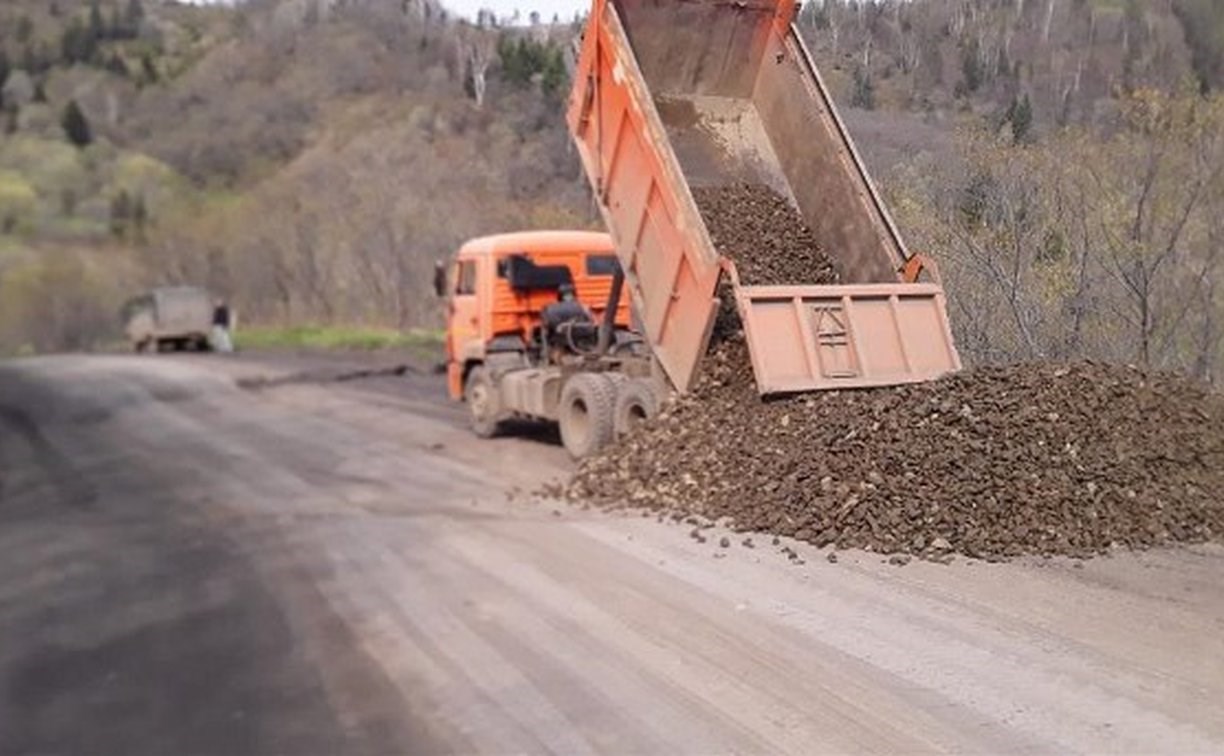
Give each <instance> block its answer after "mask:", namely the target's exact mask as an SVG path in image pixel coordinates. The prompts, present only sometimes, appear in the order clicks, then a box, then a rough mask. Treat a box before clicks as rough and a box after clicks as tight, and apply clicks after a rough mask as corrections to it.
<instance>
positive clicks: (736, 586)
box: [0, 356, 1224, 756]
mask: <svg viewBox="0 0 1224 756" xmlns="http://www.w3.org/2000/svg"><path fill="white" fill-rule="evenodd" d="M309 364H310V363H309V361H306V362H301V363H294V362H291V361H285V360H271V361H268V360H264V361H260V360H253V359H251V358H236V359H233V360H223V359H202V358H194V359H193V358H170V357H167V358H157V357H148V358H137V357H130V358H129V357H118V356H116V357H58V358H40V359H31V360H23V361H16V362H8V363H3V364H0V753H3V754H6V755H7V754H11V753H33V752H42V753H47V752H50V753H55V752H62V753H100V754H119V753H122V754H141V753H149V754H166V753H174V754H195V753H198V754H226V755H227V756H228V755H230V754H244V753H341V752H343V753H371V754H385V753H429V752H440V751H462V752H490V753H505V752H524V751H529V752H540V751H554V752H561V753H566V754H578V753H587V752H657V753H680V752H686V753H710V752H727V751H738V752H792V753H813V752H827V751H855V752H860V751H861V752H890V753H891V752H919V751H961V752H974V753H982V752H1043V753H1045V752H1057V753H1070V752H1087V751H1124V752H1132V753H1141V752H1142V753H1157V752H1159V753H1190V752H1224V549H1221V548H1218V547H1196V548H1191V549H1184V550H1178V551H1162V552H1151V553H1145V554H1137V555H1133V554H1128V555H1121V556H1116V557H1113V558H1106V559H1097V560H1093V561H1091V562H1087V563H1084V564H1082V565H1081V564H1078V563H1075V562H1072V561H1064V560H1052V561H1041V560H1031V561H1020V562H1015V563H1011V564H1005V565H987V564H982V563H969V562H963V561H962V562H959V563H956V564H953V565H951V566H941V565H934V564H926V563H916V564H911V565H909V566H906V567H903V568H898V567H893V566H889V565H887V564H884V563H882V561H881V559H880V557H878V556H875V555H872V554H869V553H864V552H843V553H841V554H840V555H839V556H840V559H839V561H838V562H837V563H830V562H829V561H827V560H826V559H825V555H824V554H822V553H821V552H818V551H816V550H815V549H812V548H810V547H805V546H802V545H795V549H796V550H797V551H798V552H799V554H800V555H801V556H802V558H803V560H804V562H803V563H802V564H793V563H792V562H790V561H788V560H787V559H786V558H784V557H783V556H782V555H781V554H780V553H779V547H778V546H773V545H772V544H771V543H770V541H769V539H767V538H762V537H757V538H755V539H754V543H755V548H748V547H746V546H744V545H742V544H741V541H742V540H743V536H734V535H732V536H730V541H731V543H732V544H733V545H732V546H731V547H730V548H721V547H719V540H720V538H721V536H722V534H721V533H718V532H713V533H707V534H706V535H707V537H708V539H709V540H707V541H706V542H705V543H698V542H696V541H695V540H693V539H692V538H690V537H689V529H690V527H689V526H685V525H675V524H669V523H659V522H656V521H654V520H651V519H644V518H635V517H626V516H609V515H603V514H598V513H591V512H584V511H581V510H577V509H571V508H568V507H565V506H560V505H557V504H554V503H550V502H541V501H538V500H536V499H534V498H533V497H531V496H527V495H520V496H515V497H510V496H507V491H510V490H512V489H514V488H515V487H517V488H519V489H521V490H523V491H530V490H533V489H534V488H535V487H536V486H537V485H539V484H540V483H541V482H542V481H545V480H548V479H549V478H554V477H557V476H560V475H563V474H564V473H565V471H566V470H567V469H568V468H567V463H566V461H565V459H564V457H563V454H562V452H561V451H560V449H559V448H557V447H556V446H555V445H553V444H550V443H549V442H548V439H547V434H543V436H540V434H537V437H536V438H527V439H523V438H519V439H505V440H498V441H494V442H479V441H476V440H474V439H472V438H471V437H469V435H468V434H467V432H466V431H465V430H464V429H463V427H462V416H461V415H460V414H459V413H458V412H457V411H456V409H455V408H453V407H451V406H449V405H448V404H447V403H446V402H445V399H444V397H443V395H442V390H441V382H440V380H439V379H438V378H437V377H435V376H432V375H427V374H417V373H411V372H410V373H408V374H406V375H403V376H388V377H379V378H372V379H361V380H349V381H342V382H337V381H333V380H327V378H328V376H332V377H335V376H336V375H338V373H336V372H334V371H333V372H331V373H327V374H320V373H317V372H315V373H313V379H312V380H294V379H293V374H294V373H296V372H297V371H300V370H302V369H303V366H304V365H305V366H309ZM287 379H288V380H287ZM784 545H785V544H784Z"/></svg>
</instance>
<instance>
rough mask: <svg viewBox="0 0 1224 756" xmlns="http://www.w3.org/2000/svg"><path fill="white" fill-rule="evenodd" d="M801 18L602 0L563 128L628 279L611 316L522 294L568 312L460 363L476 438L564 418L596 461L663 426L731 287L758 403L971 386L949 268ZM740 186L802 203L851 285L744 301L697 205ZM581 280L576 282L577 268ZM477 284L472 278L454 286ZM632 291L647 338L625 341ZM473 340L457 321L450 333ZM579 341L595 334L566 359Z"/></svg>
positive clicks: (711, 5) (727, 5)
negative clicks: (895, 217)
mask: <svg viewBox="0 0 1224 756" xmlns="http://www.w3.org/2000/svg"><path fill="white" fill-rule="evenodd" d="M795 12H796V4H795V3H794V0H674V1H668V0H593V4H592V8H591V14H590V16H589V19H588V21H587V25H586V29H585V31H584V34H583V39H582V42H581V49H580V53H579V55H578V61H577V65H576V68H575V71H574V86H573V91H572V92H571V95H570V101H569V106H568V111H567V121H568V124H569V127H570V131H571V132H572V134H573V137H574V140H575V142H576V144H577V147H578V153H579V156H580V158H581V160H582V163H583V167H584V168H585V170H586V173H587V176H588V178H589V179H590V182H591V187H592V190H593V192H594V195H595V199H596V202H597V204H598V206H599V208H600V210H601V212H602V215H603V218H604V222H605V225H606V227H607V229H608V231H609V232H610V236H611V240H610V242H609V246H608V247H607V248H604V251H603V252H601V254H603V255H606V254H607V253H608V251H610V250H611V251H614V253H615V256H616V259H617V262H618V263H619V264H618V265H616V266H615V270H613V271H612V272H611V280H610V281H609V283H608V286H607V287H606V291H607V293H608V299H607V301H606V302H603V303H601V304H599V305H598V307H599V308H600V310H601V312H602V317H598V318H597V317H596V315H597V313H596V312H595V310H596V309H597V303H596V302H595V301H594V300H586V301H582V300H581V298H580V297H579V298H577V300H576V298H575V296H574V294H573V292H572V289H573V286H572V284H569V285H568V286H569V289H565V290H568V291H570V294H569V295H568V299H567V297H566V296H565V295H561V294H559V292H562V291H563V289H564V286H563V284H562V283H561V282H560V278H553V279H549V278H548V277H547V276H543V277H540V278H539V279H538V280H536V282H535V283H532V282H531V281H528V280H527V279H526V278H524V279H523V281H521V282H520V284H519V285H516V284H515V283H514V282H513V281H511V282H510V289H512V290H514V291H516V292H517V294H516V296H518V297H520V298H523V297H525V298H526V299H525V300H524V301H531V302H541V301H543V300H544V299H546V300H548V301H549V302H552V303H554V304H556V305H560V304H562V303H563V302H566V301H568V302H569V303H570V304H568V305H566V306H565V307H555V306H554V305H553V304H550V305H548V306H547V307H546V309H545V310H539V309H538V308H534V307H528V308H527V309H528V311H529V312H527V314H526V315H524V316H523V317H524V318H525V320H524V321H523V325H522V327H521V328H518V330H517V331H516V336H515V338H518V339H520V341H518V342H515V341H514V340H513V339H511V340H510V341H508V342H504V343H503V342H498V344H500V345H501V346H499V347H498V348H497V349H496V350H491V346H492V345H493V343H494V342H493V341H492V339H500V338H501V335H500V334H482V337H481V338H482V339H483V342H482V343H483V345H484V346H481V347H479V348H478V349H476V350H475V351H479V350H480V349H483V350H484V353H485V354H487V355H489V354H491V355H493V357H492V359H491V360H490V359H489V358H488V357H486V358H485V359H484V360H483V361H476V360H468V359H467V358H466V357H465V356H464V355H465V353H464V352H463V349H462V348H460V347H459V346H455V347H453V351H452V362H451V376H452V391H453V392H455V393H456V394H458V393H459V392H460V391H462V392H463V394H464V396H465V398H466V399H467V401H468V402H469V404H470V406H471V411H472V415H473V426H474V427H475V428H476V429H477V431H478V432H482V433H485V434H488V433H492V432H495V430H496V429H497V427H498V426H499V424H500V423H501V422H503V421H504V420H505V419H508V418H511V417H516V416H518V417H529V418H539V419H546V420H557V421H559V422H560V425H561V435H562V440H563V442H564V443H565V445H566V447H567V448H568V449H569V450H570V452H571V453H572V454H574V455H575V456H583V455H585V454H589V453H591V452H592V451H594V450H596V449H598V448H599V447H600V446H602V445H603V444H604V443H606V442H607V441H608V440H610V439H611V438H612V437H613V435H614V434H615V433H616V432H618V431H624V430H627V429H629V428H631V427H632V425H633V423H634V422H636V421H638V420H640V419H641V418H643V417H648V416H649V415H651V414H653V412H654V411H655V409H656V408H657V406H658V405H659V403H660V402H661V401H662V399H663V397H664V396H665V395H666V394H667V393H668V392H671V391H679V392H686V391H688V389H689V388H690V387H691V385H692V383H693V381H694V379H695V377H696V374H697V370H698V367H699V363H700V360H701V357H702V355H704V354H705V352H706V350H707V348H708V344H709V339H710V334H711V331H712V329H713V326H714V319H715V316H716V313H717V309H718V298H717V288H718V286H719V282H720V281H722V280H725V281H727V282H729V284H730V287H731V290H732V292H733V294H734V298H735V303H736V307H737V309H738V311H739V314H740V317H741V320H742V321H743V325H744V331H745V334H746V337H747V341H748V347H749V352H750V354H751V357H752V367H753V371H754V374H755V377H756V381H757V387H758V389H759V391H760V393H761V394H762V395H768V394H777V393H790V392H800V391H811V390H819V389H838V388H858V387H866V386H881V385H893V384H899V383H907V382H915V381H924V380H930V379H932V378H935V377H938V376H940V375H943V374H945V373H947V372H950V371H953V370H957V369H959V367H960V360H959V357H958V356H957V353H956V348H955V346H954V344H953V341H952V335H951V331H950V329H949V327H948V319H947V314H946V308H945V304H944V297H943V291H942V289H941V287H940V286H939V284H938V281H937V280H935V276H934V270H933V268H931V267H930V266H929V265H927V264H926V261H925V260H923V259H922V258H921V257H919V256H915V255H911V254H910V253H909V251H908V250H907V249H906V247H905V244H904V242H903V241H902V239H901V237H900V235H899V233H898V232H897V229H896V227H895V225H894V224H893V222H892V219H891V218H890V217H889V214H888V211H887V209H886V208H885V207H884V205H883V203H882V202H881V200H880V197H879V195H878V193H877V192H876V190H875V187H874V186H873V184H872V182H871V179H870V177H869V176H868V175H867V172H866V170H865V168H864V166H863V163H862V160H861V159H860V158H859V156H858V154H857V152H856V150H855V148H854V145H853V142H852V141H851V139H850V136H849V134H848V133H847V131H846V128H845V126H844V124H843V123H842V121H841V119H840V117H839V116H838V114H837V111H836V108H835V107H834V104H833V101H832V99H831V98H830V96H829V93H828V90H827V88H826V87H825V86H824V83H823V82H822V80H821V78H820V75H819V73H818V72H817V70H816V67H815V66H814V65H813V63H812V59H811V57H810V56H809V54H808V52H807V50H806V48H805V47H804V44H803V41H802V39H801V38H800V36H799V34H798V32H797V30H796V29H795V27H794V25H793V17H794V15H795ZM738 184H755V185H764V186H767V187H769V188H770V189H771V190H772V191H774V192H776V193H777V194H779V195H780V196H782V197H784V198H785V199H786V200H787V201H788V202H790V203H791V204H792V205H793V207H794V208H795V209H797V210H798V212H799V214H800V216H802V219H803V221H804V222H805V223H806V224H807V225H808V226H809V227H810V228H811V230H812V231H813V233H814V235H815V237H816V241H817V242H818V244H819V246H820V247H821V249H822V250H823V251H824V253H825V254H827V255H828V256H829V257H830V258H832V259H833V261H834V262H835V264H836V266H837V268H838V273H839V279H840V281H841V282H842V283H840V284H838V285H812V284H811V282H810V281H803V280H798V281H794V282H793V283H789V284H788V285H781V286H779V285H770V286H747V285H741V282H740V278H739V275H738V273H737V271H736V267H735V264H734V263H733V262H732V261H731V260H729V259H727V258H726V257H724V256H723V255H721V254H720V253H719V251H718V250H717V249H716V248H715V247H714V245H713V243H712V242H711V238H710V233H709V230H708V229H707V227H706V224H705V221H704V220H703V218H702V216H701V214H700V212H699V211H698V208H697V205H696V203H695V202H694V199H693V189H694V188H697V187H720V186H730V185H738ZM524 246H525V245H524ZM522 255H523V256H524V257H527V258H531V259H535V258H536V257H540V255H536V254H535V253H532V252H530V251H529V250H526V249H524V250H523V252H522ZM463 256H464V255H463V253H462V252H461V253H460V260H462V259H463ZM459 266H462V262H460V263H459ZM567 266H568V267H569V268H570V269H571V272H572V276H573V277H574V278H575V279H576V278H577V277H578V275H579V272H580V271H579V267H580V266H579V264H578V263H576V262H571V263H567ZM498 270H500V268H499V269H498ZM462 275H463V271H462V269H461V268H459V267H457V268H455V269H454V271H453V275H452V277H451V278H452V280H457V279H456V276H457V277H459V278H462ZM536 284H539V285H538V286H536ZM533 292H534V293H533ZM625 292H627V294H628V299H629V301H630V303H631V305H632V312H633V314H634V320H635V325H636V326H637V327H636V328H635V329H634V332H636V333H640V334H641V337H640V339H635V338H634V337H633V336H632V335H631V332H630V331H629V330H627V329H626V328H625V326H626V325H627V324H628V320H627V318H626V317H624V316H622V315H621V313H623V312H625V310H624V306H625V303H624V301H623V299H624V297H623V296H622V295H623V294H624V293H625ZM541 298H543V299H541ZM575 301H577V306H575V305H574V302H575ZM484 306H485V307H492V306H493V303H492V301H491V300H490V301H489V302H488V303H486V304H485V305H484ZM549 309H551V310H553V311H552V312H549V311H548V310H549ZM580 309H581V310H583V312H580V311H579V310H580ZM453 312H454V310H453V305H452V313H453ZM610 313H611V314H612V315H610ZM569 316H573V318H574V320H572V321H566V317H569ZM567 322H569V323H570V324H569V325H565V323H567ZM461 327H462V323H458V322H457V321H456V319H455V316H454V314H452V328H453V329H457V328H461ZM564 330H568V332H569V333H571V334H574V333H582V334H584V335H583V336H582V337H581V338H577V339H573V343H572V344H568V345H565V346H563V347H561V348H558V344H559V343H560V342H561V341H563V339H564V338H565V337H563V336H562V331H564ZM528 333H530V335H529V336H525V337H524V338H520V336H524V335H525V334H528ZM486 337H487V338H486ZM511 342H513V343H516V344H517V343H520V342H521V343H522V347H521V348H518V347H516V348H515V349H510V348H509V346H510V343H511ZM503 347H505V349H506V351H501V350H502V348H503ZM473 376H474V377H473Z"/></svg>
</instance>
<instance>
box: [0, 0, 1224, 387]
mask: <svg viewBox="0 0 1224 756" xmlns="http://www.w3.org/2000/svg"><path fill="white" fill-rule="evenodd" d="M533 21H537V22H538V19H533ZM799 25H800V28H801V30H802V31H803V33H804V34H805V36H806V37H807V38H808V42H809V45H810V47H811V48H812V50H813V54H814V55H815V56H816V58H817V61H818V63H819V64H820V66H821V69H822V71H823V72H824V74H825V76H826V78H827V79H828V80H829V82H830V84H831V86H832V87H833V89H834V92H835V95H836V96H837V97H838V99H839V100H840V101H841V102H842V104H843V106H844V107H845V108H846V114H847V117H848V121H849V122H850V124H851V127H852V129H853V131H854V133H855V134H856V135H857V136H858V138H859V141H860V146H861V147H862V148H863V150H864V152H865V154H866V155H867V158H868V161H869V163H870V164H871V165H872V166H873V167H874V169H875V172H876V174H877V178H878V179H879V180H880V183H881V184H882V185H883V187H884V189H885V191H886V193H887V195H888V196H889V198H890V200H891V202H892V204H893V206H894V209H895V211H896V215H897V216H898V220H899V222H900V223H901V224H902V226H903V229H904V231H905V232H906V235H907V236H908V237H909V239H910V241H911V245H912V246H914V247H915V248H919V249H922V250H924V251H926V252H928V253H930V254H932V255H933V256H934V257H936V258H937V259H938V260H939V261H940V263H941V267H942V271H943V273H944V276H945V279H946V284H947V287H948V289H949V296H950V301H951V304H952V308H953V317H954V322H955V327H956V329H957V332H958V333H957V335H958V339H959V343H960V344H961V346H962V349H963V351H964V353H965V356H966V357H968V358H969V359H971V360H974V361H979V362H980V361H996V360H1008V359H1016V358H1031V357H1059V358H1066V357H1096V358H1106V359H1113V360H1124V361H1133V362H1142V363H1145V364H1149V365H1153V366H1160V367H1170V368H1175V369H1180V370H1185V371H1188V372H1193V373H1194V374H1196V375H1199V376H1201V377H1205V378H1211V377H1213V376H1214V375H1215V374H1216V373H1218V371H1219V370H1220V369H1221V368H1224V358H1222V357H1221V354H1220V346H1221V337H1222V335H1221V331H1220V323H1221V316H1222V315H1224V312H1222V307H1224V303H1222V302H1221V300H1220V283H1221V279H1222V277H1224V271H1222V270H1221V268H1220V266H1219V264H1218V260H1217V250H1218V249H1219V248H1220V241H1221V239H1224V226H1222V225H1221V219H1224V177H1222V176H1221V172H1220V171H1221V168H1220V166H1221V165H1224V144H1222V143H1221V142H1222V135H1224V113H1222V112H1221V99H1220V96H1219V95H1217V94H1216V93H1217V90H1218V89H1219V88H1220V87H1224V63H1222V61H1224V57H1222V56H1224V6H1222V5H1221V4H1219V3H1216V2H1212V1H1211V0H912V2H901V1H899V0H879V1H878V2H870V1H864V2H850V1H847V0H824V1H823V2H821V1H820V0H815V1H814V2H809V3H806V4H805V6H804V10H803V12H802V15H801V16H800V18H799ZM576 31H577V27H576V26H575V25H571V24H562V23H551V24H549V23H534V24H531V25H528V26H524V27H518V26H516V27H513V28H507V27H499V26H498V25H497V22H496V21H495V20H494V19H492V18H491V17H490V16H489V15H487V14H482V16H481V18H479V19H477V20H475V21H473V22H465V21H459V20H456V19H454V18H452V17H451V16H450V15H449V14H448V13H447V12H446V11H445V9H444V7H442V6H440V5H437V4H434V3H433V2H431V1H430V0H348V1H347V2H334V1H332V0H253V1H252V2H249V3H247V4H244V5H241V6H239V7H238V8H226V7H216V6H212V7H208V6H204V7H201V6H183V5H176V4H173V3H168V2H166V3H163V2H156V1H155V0H54V1H53V2H42V1H41V0H39V1H35V0H13V1H12V2H6V3H5V4H3V5H2V6H0V51H3V52H2V53H0V91H2V92H3V103H2V106H0V107H2V108H3V118H2V119H0V123H2V125H3V127H4V128H3V129H2V131H3V136H2V137H0V350H3V351H9V352H13V351H23V350H25V351H28V350H36V351H43V350H51V349H63V348H88V347H91V346H95V345H99V344H103V343H105V342H106V341H107V340H108V339H111V338H113V336H114V334H115V332H116V325H117V324H116V322H115V312H116V311H117V309H118V305H119V303H120V302H121V301H122V299H123V298H124V297H125V296H126V295H128V294H129V293H130V292H133V291H135V290H138V289H139V288H140V287H143V286H148V285H152V284H156V283H161V282H199V283H203V284H206V285H208V286H210V287H212V288H213V289H214V290H216V291H217V292H220V293H223V294H225V295H226V296H227V297H229V298H230V299H231V300H232V301H233V302H234V303H235V305H236V306H237V308H238V309H239V310H240V311H241V312H242V313H243V322H244V323H259V324H264V325H314V326H326V325H334V324H339V325H352V326H372V327H392V328H397V329H410V328H413V327H421V326H426V327H428V326H435V325H436V324H437V323H438V319H439V308H438V305H437V303H436V302H435V301H434V299H433V298H432V294H431V292H430V283H431V272H432V265H433V261H434V260H435V259H437V258H440V257H444V256H446V255H447V254H449V253H450V252H451V251H452V250H453V249H454V248H455V246H456V245H457V244H458V243H459V242H461V241H462V240H463V239H464V238H467V237H469V236H472V235H475V234H480V233H486V232H494V231H501V230H506V229H516V228H533V227H555V226H577V227H588V226H590V227H594V226H597V224H598V216H597V214H596V213H595V212H594V210H593V206H592V203H591V200H590V198H589V196H588V193H587V189H586V181H585V179H584V178H583V176H582V175H581V171H580V169H579V166H578V164H577V161H576V158H575V156H574V154H573V152H572V148H571V147H570V144H569V140H568V136H567V134H566V132H565V129H564V124H563V122H562V117H561V113H562V110H563V105H564V98H565V96H566V93H567V91H568V81H567V74H566V68H565V59H564V55H563V50H564V49H565V48H566V46H567V45H568V43H569V41H570V40H571V39H572V38H573V35H574V34H575V33H576Z"/></svg>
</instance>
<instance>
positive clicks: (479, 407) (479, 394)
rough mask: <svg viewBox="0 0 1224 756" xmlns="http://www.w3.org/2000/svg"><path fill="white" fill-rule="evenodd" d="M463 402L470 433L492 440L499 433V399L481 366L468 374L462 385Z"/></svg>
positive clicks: (490, 380)
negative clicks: (465, 381) (466, 408)
mask: <svg viewBox="0 0 1224 756" xmlns="http://www.w3.org/2000/svg"><path fill="white" fill-rule="evenodd" d="M463 400H464V401H465V402H467V406H468V414H469V417H470V424H471V426H472V432H473V433H475V434H476V435H477V436H479V437H481V438H493V437H494V436H496V435H497V434H498V433H500V432H501V426H502V423H501V397H500V396H499V395H498V393H497V387H496V386H494V385H493V380H492V379H491V378H490V377H489V373H488V371H487V370H485V368H484V366H483V365H477V366H476V367H474V368H472V370H471V371H470V372H469V373H468V377H467V383H465V384H464V385H463Z"/></svg>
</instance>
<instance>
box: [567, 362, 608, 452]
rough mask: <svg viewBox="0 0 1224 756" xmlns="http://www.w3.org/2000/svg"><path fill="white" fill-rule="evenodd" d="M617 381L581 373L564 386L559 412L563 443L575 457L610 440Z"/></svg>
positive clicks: (595, 450)
mask: <svg viewBox="0 0 1224 756" xmlns="http://www.w3.org/2000/svg"><path fill="white" fill-rule="evenodd" d="M615 404H616V383H615V381H614V380H613V379H612V378H609V377H608V376H606V375H600V374H599V373H579V374H578V375H575V376H574V377H572V378H570V379H569V380H568V381H567V382H566V383H565V386H564V387H563V388H562V389H561V404H560V406H559V407H558V415H559V420H560V425H561V443H562V444H564V445H565V450H566V451H568V452H569V453H570V456H571V457H573V458H574V459H582V458H583V457H589V456H591V455H592V454H594V453H595V452H597V451H599V450H600V449H602V448H603V447H605V446H607V445H608V444H609V443H611V441H612V438H613V430H614V424H613V420H612V410H613V408H614V406H615Z"/></svg>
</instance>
